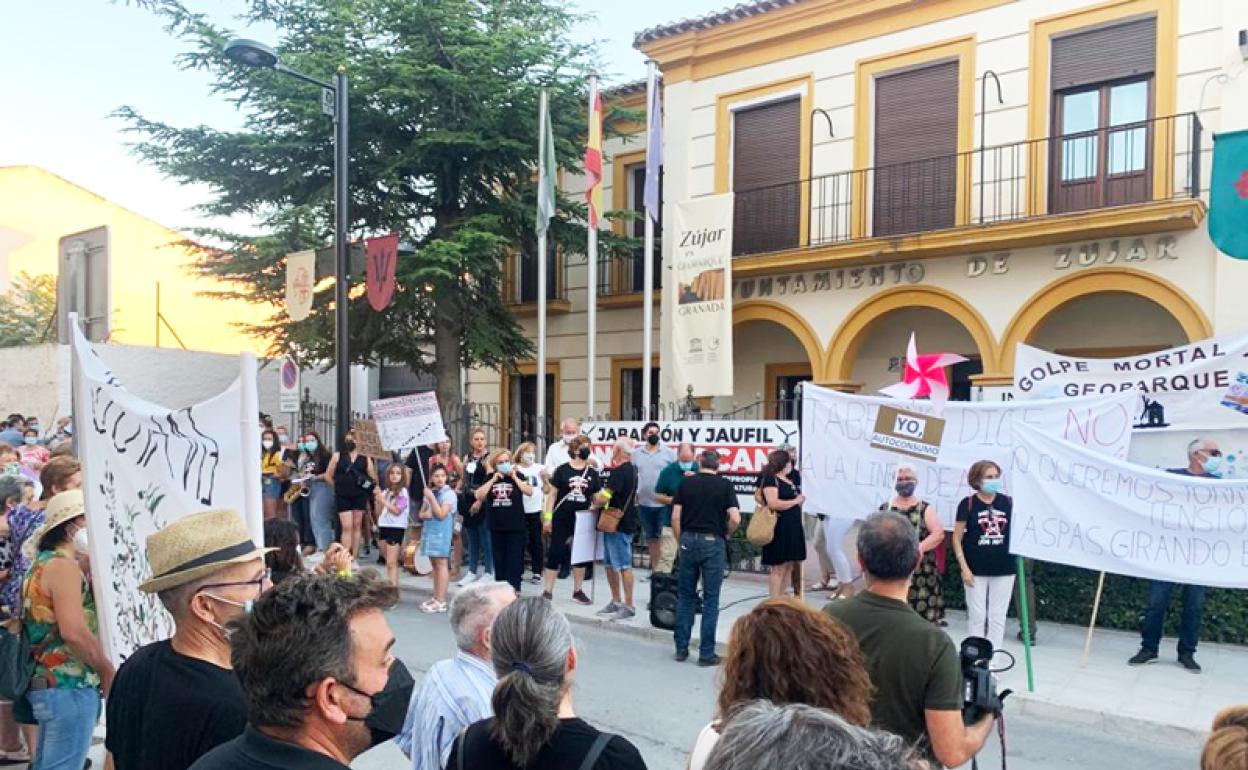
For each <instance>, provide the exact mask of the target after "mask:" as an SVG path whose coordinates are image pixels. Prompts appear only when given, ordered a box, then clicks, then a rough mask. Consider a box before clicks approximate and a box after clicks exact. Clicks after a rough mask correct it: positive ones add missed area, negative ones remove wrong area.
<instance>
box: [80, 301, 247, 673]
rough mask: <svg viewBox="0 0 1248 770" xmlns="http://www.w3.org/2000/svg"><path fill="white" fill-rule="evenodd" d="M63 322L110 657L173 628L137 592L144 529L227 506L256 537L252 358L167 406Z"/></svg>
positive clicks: (149, 598)
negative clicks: (196, 396) (129, 383)
mask: <svg viewBox="0 0 1248 770" xmlns="http://www.w3.org/2000/svg"><path fill="white" fill-rule="evenodd" d="M71 326H72V327H73V335H72V348H73V352H72V355H73V367H74V368H73V390H74V402H75V406H74V418H75V419H74V425H75V427H76V428H77V432H76V433H77V435H76V439H77V441H78V454H79V456H80V457H81V458H82V459H83V479H82V491H83V494H84V495H85V497H86V507H87V527H88V531H89V532H90V535H91V537H90V541H91V565H92V568H93V569H92V575H93V585H94V589H95V599H96V607H97V608H98V611H99V624H100V631H101V633H102V636H103V640H104V644H105V650H106V651H107V653H108V655H109V657H110V659H112V660H113V661H114V662H115V663H120V662H121V661H122V660H123V659H125V658H126V657H128V656H129V655H130V654H131V653H133V652H134V651H135V650H136V649H138V648H139V647H141V646H143V645H145V644H148V643H149V642H154V641H157V640H160V639H167V638H169V636H170V635H171V634H172V633H173V621H172V619H171V618H170V617H169V613H168V612H166V611H165V609H164V607H163V606H161V604H160V601H159V600H158V599H157V598H156V596H155V595H154V594H146V593H141V592H140V591H139V584H141V583H143V582H144V581H145V580H147V579H148V578H149V577H151V570H150V569H149V567H148V564H147V558H146V543H147V537H148V536H149V535H151V534H152V533H154V532H156V531H158V530H161V529H164V528H165V527H167V526H169V525H170V524H172V523H173V522H175V521H177V520H178V519H180V518H182V517H183V516H186V515H187V514H190V513H195V512H198V511H204V510H208V509H211V508H232V509H234V510H236V511H239V512H240V513H242V514H243V516H244V518H245V519H246V521H247V525H248V528H249V529H250V530H251V535H252V538H253V539H254V540H255V542H256V543H257V544H260V543H263V542H264V534H263V529H262V528H263V521H262V518H263V513H262V511H261V509H260V504H259V490H260V463H259V456H260V431H259V428H258V427H257V425H256V412H257V406H256V404H257V403H258V398H259V396H258V394H257V392H256V379H255V376H254V373H255V366H254V359H252V364H251V367H250V371H251V375H252V376H250V377H243V376H240V377H239V378H238V379H236V380H234V382H233V383H231V384H230V386H229V387H228V388H226V389H225V390H224V391H223V392H222V393H221V394H220V395H217V396H215V397H213V398H210V399H208V400H207V401H203V402H201V403H198V404H191V405H189V406H184V407H181V408H178V409H170V408H168V407H164V406H160V405H158V404H153V403H151V402H149V401H145V400H143V399H141V398H139V397H137V396H135V395H134V394H132V393H130V392H129V391H127V390H126V389H125V387H123V386H122V384H121V382H120V381H119V380H118V378H117V377H116V376H115V375H114V374H113V373H112V372H111V371H110V370H109V369H108V367H107V366H106V365H105V364H104V362H103V361H102V360H100V358H99V356H97V355H96V353H95V351H94V350H93V349H92V347H91V345H90V343H88V342H87V340H86V338H85V337H83V335H82V332H81V330H80V329H79V327H78V324H77V323H76V322H75V323H73V324H71ZM240 363H242V362H240ZM240 368H243V367H240ZM249 491H254V496H253V495H249V494H248V492H249Z"/></svg>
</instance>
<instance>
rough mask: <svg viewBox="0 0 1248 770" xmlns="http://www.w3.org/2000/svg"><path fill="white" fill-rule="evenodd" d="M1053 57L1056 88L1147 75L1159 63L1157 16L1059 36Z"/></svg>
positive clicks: (1061, 88) (1052, 77)
mask: <svg viewBox="0 0 1248 770" xmlns="http://www.w3.org/2000/svg"><path fill="white" fill-rule="evenodd" d="M1052 58H1053V70H1052V76H1051V79H1052V86H1053V90H1054V91H1061V90H1065V89H1067V88H1076V87H1078V86H1086V85H1090V84H1092V83H1104V82H1106V81H1109V80H1119V79H1121V78H1129V77H1133V76H1136V75H1147V74H1149V73H1151V72H1152V71H1153V68H1154V67H1155V66H1156V65H1155V62H1156V59H1157V19H1156V18H1149V19H1139V20H1138V21H1131V22H1127V23H1126V24H1115V25H1114V26H1112V27H1102V28H1100V29H1093V30H1088V31H1087V32H1076V33H1074V34H1073V35H1066V36H1065V37H1059V38H1055V39H1054V40H1053V57H1052Z"/></svg>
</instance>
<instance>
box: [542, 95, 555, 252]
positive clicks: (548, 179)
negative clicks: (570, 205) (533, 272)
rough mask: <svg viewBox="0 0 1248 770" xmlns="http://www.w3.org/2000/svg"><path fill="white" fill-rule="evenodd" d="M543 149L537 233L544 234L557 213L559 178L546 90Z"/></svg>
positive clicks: (544, 98) (543, 115)
mask: <svg viewBox="0 0 1248 770" xmlns="http://www.w3.org/2000/svg"><path fill="white" fill-rule="evenodd" d="M541 112H542V116H541V120H542V123H541V126H542V128H541V131H542V139H541V150H540V152H539V155H538V160H537V233H538V235H544V234H545V233H546V228H548V227H550V218H551V217H553V216H554V215H555V180H556V179H557V178H558V176H557V173H558V172H557V171H556V164H555V136H554V133H553V132H551V130H550V107H549V106H548V102H547V99H546V92H545V91H543V92H542V99H541Z"/></svg>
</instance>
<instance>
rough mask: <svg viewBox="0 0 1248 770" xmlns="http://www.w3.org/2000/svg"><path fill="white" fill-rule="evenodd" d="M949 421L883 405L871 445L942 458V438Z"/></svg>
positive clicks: (926, 456)
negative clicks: (946, 423) (946, 422)
mask: <svg viewBox="0 0 1248 770" xmlns="http://www.w3.org/2000/svg"><path fill="white" fill-rule="evenodd" d="M944 432H945V421H944V420H943V419H941V418H939V417H933V416H932V415H930V414H923V413H921V412H911V411H908V410H906V409H898V408H896V407H893V406H881V407H880V409H879V412H878V413H877V414H876V415H875V427H874V428H873V429H872V431H871V446H872V447H874V448H875V449H883V450H885V451H886V452H896V453H898V454H903V455H907V456H909V457H914V458H917V459H919V460H935V459H936V458H937V457H939V456H940V439H941V437H942V436H943V435H944Z"/></svg>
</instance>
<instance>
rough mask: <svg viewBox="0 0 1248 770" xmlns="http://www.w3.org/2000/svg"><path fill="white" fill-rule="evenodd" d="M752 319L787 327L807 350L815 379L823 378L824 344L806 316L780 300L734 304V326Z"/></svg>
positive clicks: (749, 301) (756, 300) (757, 300)
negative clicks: (803, 316)
mask: <svg viewBox="0 0 1248 770" xmlns="http://www.w3.org/2000/svg"><path fill="white" fill-rule="evenodd" d="M751 321H767V322H770V323H774V324H777V325H779V326H783V327H784V328H785V329H787V330H788V331H789V332H790V333H791V334H792V335H793V336H794V337H796V338H797V341H798V342H800V343H801V344H802V349H803V350H805V351H806V358H808V359H809V360H810V371H811V373H812V375H813V376H814V378H815V380H816V381H820V380H821V378H822V375H823V367H824V361H823V346H822V345H820V344H819V337H818V335H816V334H815V330H814V329H813V328H812V327H811V325H810V324H809V323H807V322H806V319H805V318H802V317H801V316H800V315H798V314H797V313H795V312H793V310H792V309H791V308H789V307H786V306H785V305H782V304H780V303H779V302H772V301H770V300H765V299H755V300H748V301H746V302H741V303H739V304H736V305H733V307H732V325H733V326H734V327H736V326H740V325H742V324H746V323H749V322H751Z"/></svg>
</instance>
